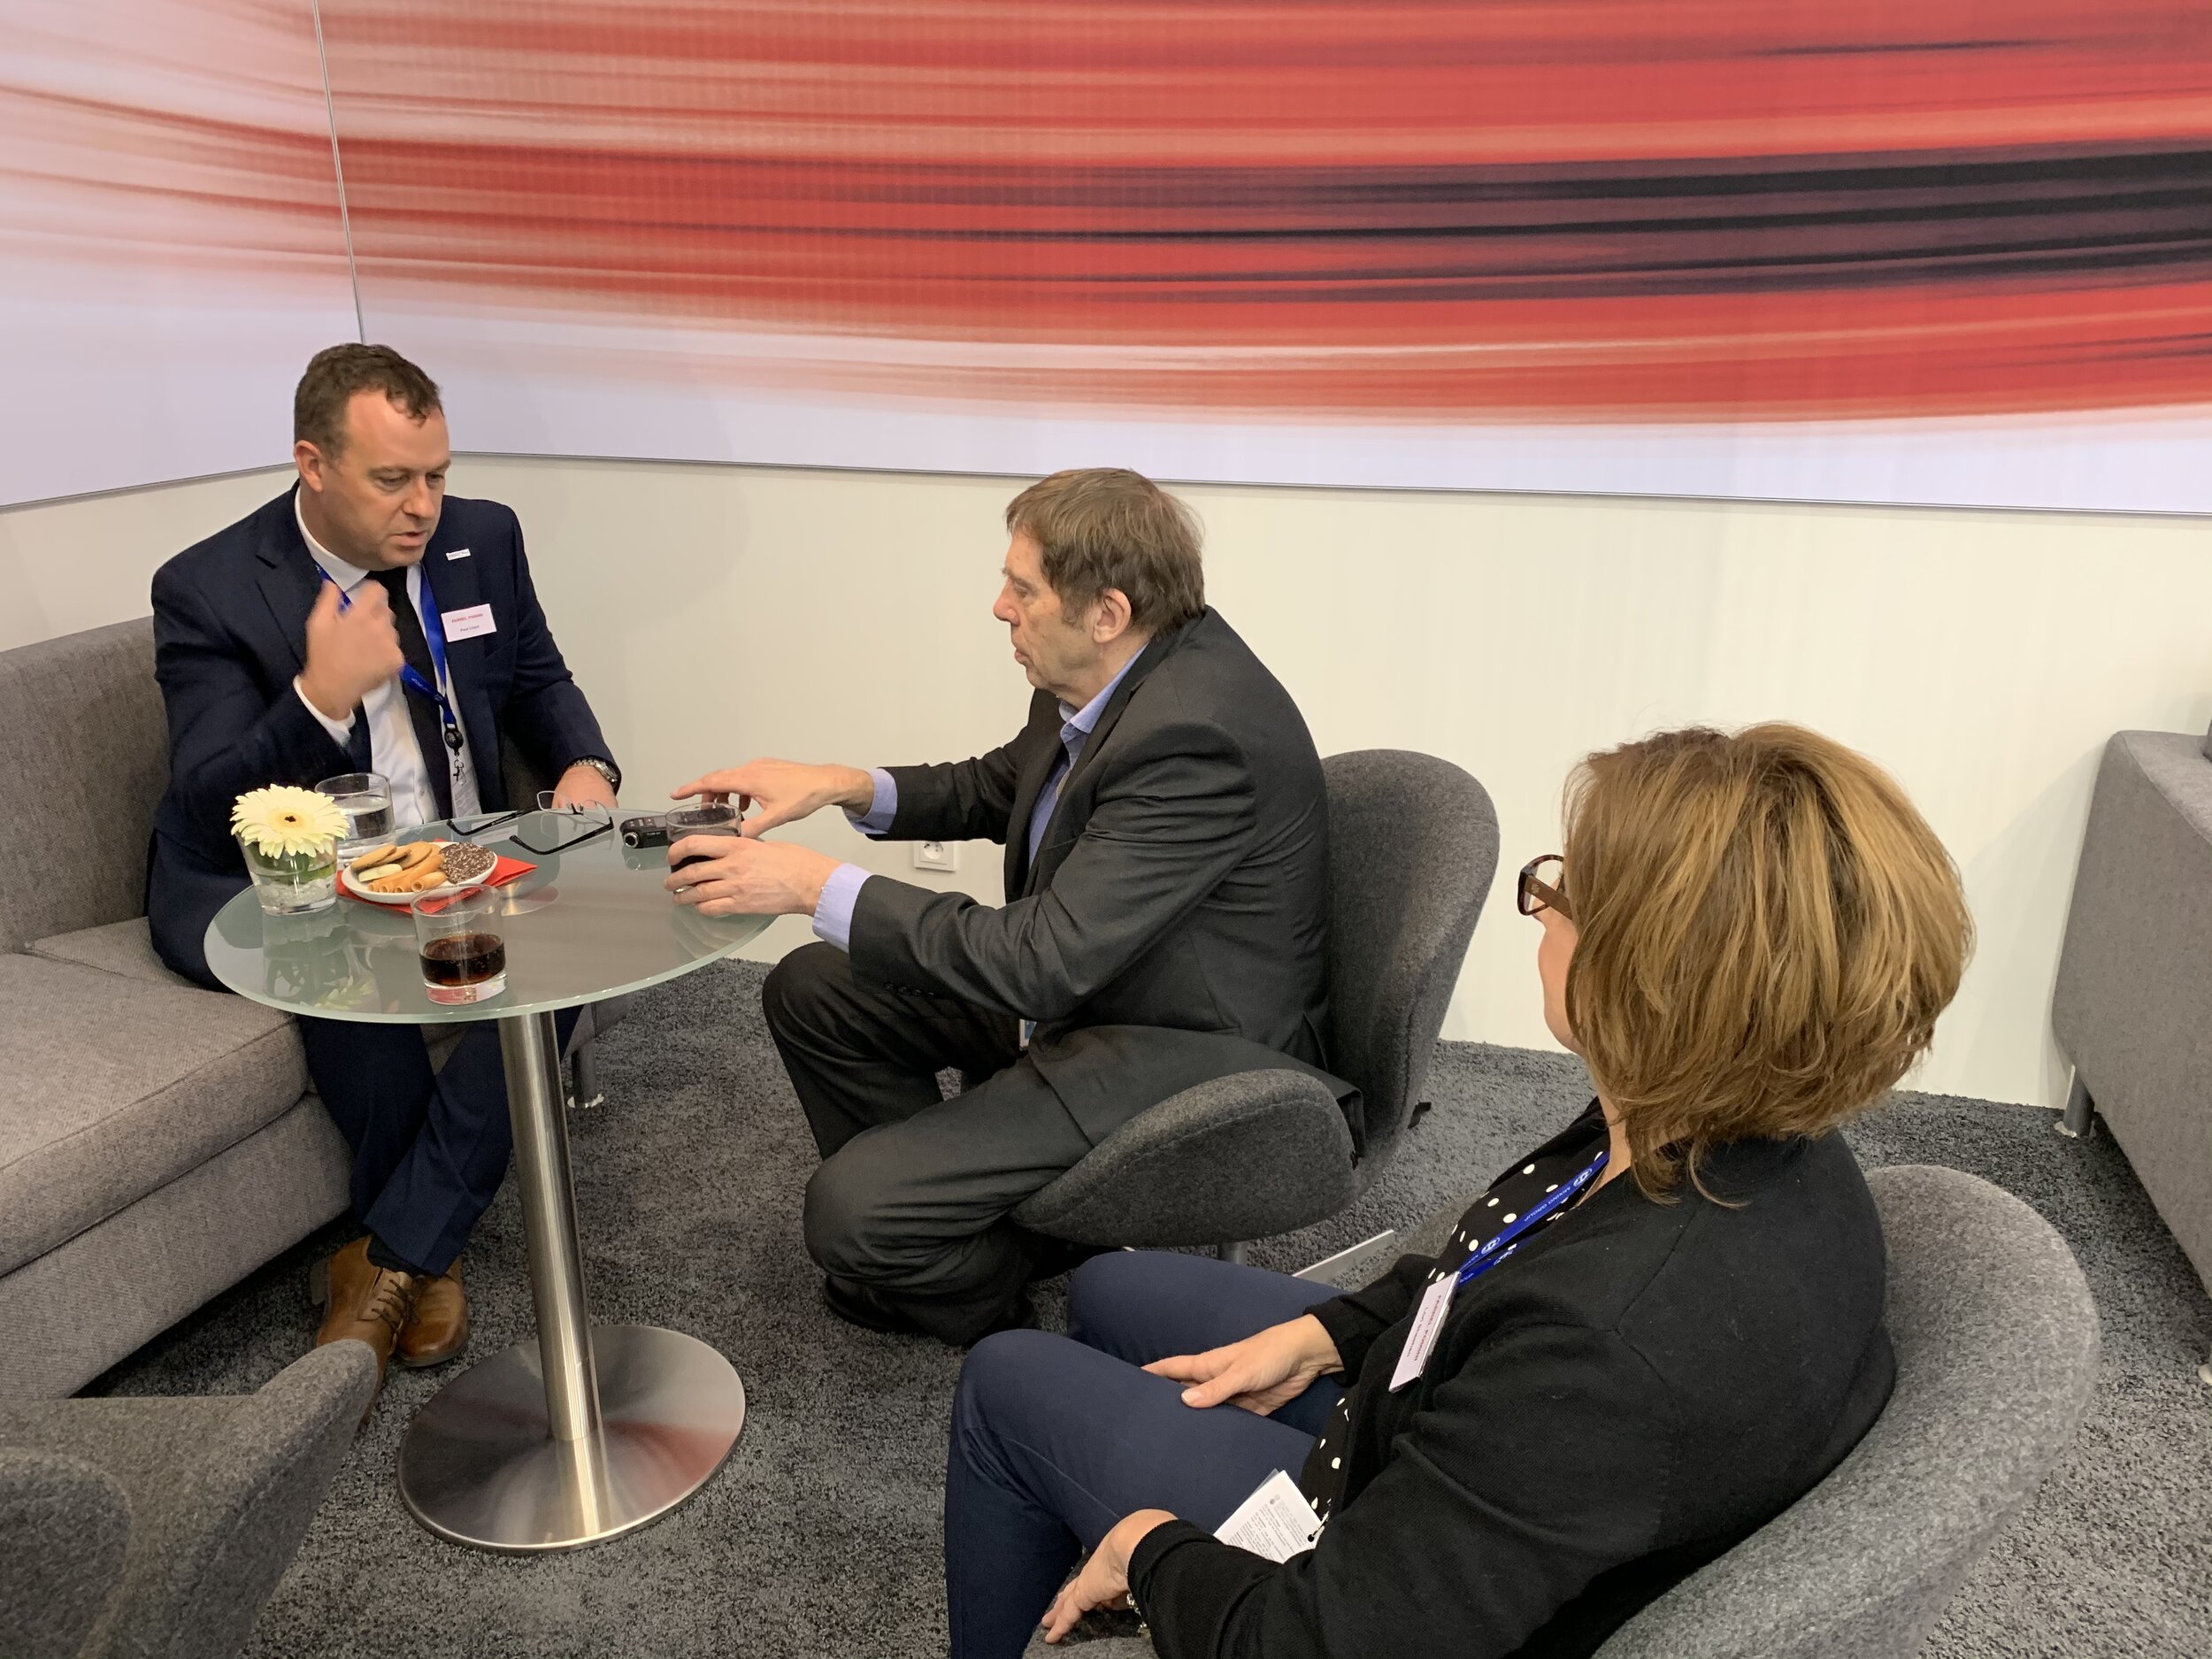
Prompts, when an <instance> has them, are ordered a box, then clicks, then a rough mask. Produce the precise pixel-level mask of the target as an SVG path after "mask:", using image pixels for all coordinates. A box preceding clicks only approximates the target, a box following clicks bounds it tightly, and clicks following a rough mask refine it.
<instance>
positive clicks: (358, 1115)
mask: <svg viewBox="0 0 2212 1659" xmlns="http://www.w3.org/2000/svg"><path fill="white" fill-rule="evenodd" d="M292 421H293V436H294V439H295V442H294V444H293V448H292V455H293V460H294V462H295V463H296V465H297V466H298V468H299V480H298V482H297V483H296V485H295V486H294V487H293V488H290V489H288V490H286V491H285V492H284V494H283V495H279V496H278V497H277V498H276V499H275V500H274V501H272V502H270V503H268V504H267V505H265V506H264V507H262V508H261V509H259V510H258V511H256V512H254V513H252V514H250V515H249V516H248V517H247V518H243V519H242V520H240V521H239V522H238V523H236V524H234V525H233V526H230V527H229V528H228V529H227V530H223V531H220V532H219V533H218V534H214V535H211V536H210V537H209V538H208V539H207V540H206V541H202V542H200V543H199V544H198V545H197V546H196V547H191V548H188V549H185V550H184V551H183V552H182V553H180V554H178V555H177V557H174V558H173V559H171V560H170V561H169V562H168V563H167V564H166V565H163V566H162V567H161V569H160V571H159V572H157V573H156V575H155V577H154V592H153V601H154V641H155V672H156V673H157V676H158V677H159V679H160V681H161V690H162V695H163V697H164V699H165V701H166V703H167V705H168V713H169V792H168V795H166V796H165V798H164V799H163V801H162V803H161V808H160V810H159V812H158V813H157V815H156V817H155V820H154V841H153V849H152V856H151V865H150V870H149V872H148V891H147V913H148V918H149V920H150V923H151V926H152V929H153V938H154V947H155V949H157V951H158V952H159V953H160V955H161V957H162V959H163V960H164V961H165V962H166V963H167V964H169V966H170V967H171V968H173V970H175V971H176V972H179V973H181V974H184V975H185V976H187V977H188V978H189V979H196V980H198V981H199V982H200V983H202V984H204V985H209V986H211V987H212V986H214V984H215V981H214V979H213V977H212V976H211V974H210V973H209V972H208V966H207V957H206V955H205V951H204V942H203V941H204V939H205V936H206V933H207V927H208V924H209V922H210V921H211V920H212V919H213V918H214V916H215V912H216V911H217V910H220V909H221V908H222V906H223V905H224V903H225V902H227V901H228V900H229V899H230V898H231V896H232V895H234V894H236V893H238V892H239V891H240V890H241V889H242V888H243V887H245V886H246V885H247V879H248V878H247V875H246V869H245V864H244V863H243V861H242V858H241V856H240V854H239V850H238V847H237V843H236V842H235V841H233V840H232V838H231V833H230V810H231V803H233V802H234V801H235V800H236V799H237V797H238V796H239V795H242V794H244V793H245V792H246V791H247V790H249V789H255V788H259V787H262V786H263V785H265V784H273V783H288V784H302V785H308V786H312V785H313V784H315V783H317V782H318V781H319V780H322V779H325V778H328V777H331V776H333V775H334V774H336V773H339V772H381V773H382V774H383V775H384V776H385V777H387V778H388V779H389V780H391V784H392V793H393V807H394V810H395V813H396V818H397V821H398V822H399V824H400V825H402V826H406V825H411V824H422V823H427V822H430V821H432V820H435V819H442V818H453V817H455V816H457V815H463V816H465V815H468V814H472V813H477V812H497V811H500V810H503V809H505V808H507V807H508V806H510V805H527V804H529V803H510V802H509V801H508V800H507V798H506V788H505V786H504V783H503V780H502V777H501V768H500V745H501V740H502V738H503V737H511V738H512V739H513V740H514V741H515V742H516V743H517V744H518V746H519V747H520V748H521V749H522V751H523V753H524V754H525V756H526V757H527V758H528V759H530V760H531V761H532V762H534V764H536V766H537V768H538V770H539V771H540V772H542V773H544V774H545V775H549V776H556V775H557V777H558V779H559V784H558V787H557V791H556V793H557V795H558V796H559V797H560V799H561V801H562V802H563V803H595V804H598V805H602V806H606V807H611V806H612V805H613V804H614V795H615V787H616V786H617V784H618V782H619V781H620V774H619V772H618V771H617V770H616V768H615V764H614V761H613V757H612V755H611V752H610V750H609V749H608V746H607V741H606V740H605V738H603V736H601V735H600V731H599V723H598V721H597V720H595V718H593V716H592V712H591V706H590V704H589V703H587V702H586V701H585V700H584V694H583V692H582V691H581V690H580V689H579V688H578V687H577V685H576V682H575V680H573V679H572V677H571V676H570V674H569V672H568V666H567V664H565V663H564V662H563V661H562V660H561V653H560V649H559V648H558V647H557V645H555V644H554V642H553V635H552V633H551V631H550V630H549V628H548V627H547V626H546V621H545V613H544V612H543V611H541V610H540V609H539V606H538V600H537V595H536V593H535V592H534V590H533V589H532V588H531V585H530V567H529V564H528V562H527V561H526V559H525V558H524V557H523V551H522V529H521V526H519V525H518V523H517V522H516V519H515V515H514V513H513V511H511V510H510V509H508V508H506V507H503V506H500V505H499V504H498V503H495V502H488V501H463V500H459V499H457V498H456V499H451V500H449V499H447V498H446V495H445V477H446V468H447V465H448V464H449V461H450V459H451V451H450V449H449V444H448V442H447V436H446V422H445V415H444V412H443V411H442V408H441V406H440V403H439V397H438V388H437V387H436V385H435V384H434V382H432V380H430V378H429V377H428V376H427V375H426V374H424V373H423V372H422V371H421V370H420V369H419V368H417V367H416V366H415V365H413V364H411V363H410V362H408V361H407V359H406V358H404V357H401V356H400V355H399V354H398V353H397V352H396V351H393V350H391V349H389V348H388V347H385V346H362V345H343V346H334V347H332V348H331V349H328V350H326V351H322V352H319V353H317V354H316V356H315V357H314V359H313V361H311V363H310V364H309V365H307V373H305V374H304V375H303V376H302V377H301V380H300V383H299V389H298V391H297V392H296V395H295V396H294V399H293V412H292ZM433 614H435V616H436V618H438V619H439V620H440V622H441V623H442V627H441V628H440V630H439V632H440V633H442V638H443V641H444V650H443V653H442V655H443V657H444V658H445V660H444V662H443V663H442V664H441V663H439V662H438V661H436V660H435V656H434V653H433V652H432V651H431V650H430V649H429V645H428V640H429V637H430V636H429V635H427V634H426V632H425V626H424V624H425V619H426V618H429V617H431V616H432V615H433ZM403 668H412V669H414V670H415V671H416V672H414V673H413V674H412V675H403V673H402V670H403ZM433 685H434V686H435V687H437V691H438V694H439V695H436V696H433V695H426V694H427V688H428V687H431V686H433ZM572 1023H573V1016H572V1015H571V1016H565V1017H564V1024H563V1029H562V1036H563V1038H564V1040H565V1038H566V1036H567V1033H568V1028H569V1026H570V1025H572ZM300 1036H301V1039H302V1041H303V1043H304V1044H305V1046H306V1050H307V1069H308V1071H309V1073H310V1074H311V1076H312V1077H313V1078H314V1079H315V1086H316V1088H317V1089H318V1091H319V1093H320V1094H321V1095H322V1099H323V1104H324V1105H325V1106H326V1107H327V1108H328V1109H329V1110H330V1115H331V1117H332V1118H333V1119H334V1120H335V1121H336V1123H337V1125H338V1126H339V1128H340V1129H341V1130H342V1132H343V1133H344V1134H345V1136H346V1139H347V1140H348V1141H349V1142H350V1143H351V1144H352V1147H353V1149H354V1164H353V1207H354V1210H355V1212H356V1213H357V1215H358V1216H359V1217H360V1219H361V1221H362V1222H363V1224H364V1225H365V1226H366V1227H367V1228H368V1230H369V1231H368V1235H367V1236H366V1237H365V1238H363V1239H359V1240H355V1242H353V1243H352V1244H349V1245H348V1246H347V1247H346V1248H343V1249H342V1250H340V1251H339V1252H338V1253H337V1254H336V1255H335V1256H333V1257H332V1258H331V1260H330V1262H329V1263H327V1265H326V1269H325V1270H324V1271H319V1272H318V1274H317V1275H316V1279H317V1284H318V1286H319V1288H318V1292H317V1294H319V1295H323V1296H326V1307H325V1317H324V1320H323V1325H322V1330H321V1333H320V1334H319V1337H318V1338H317V1340H318V1342H319V1343H320V1342H327V1341H333V1340H337V1339H338V1338H340V1337H355V1338H357V1339H359V1340H363V1341H365V1342H367V1343H368V1344H369V1345H370V1346H371V1347H372V1348H374V1349H375V1350H376V1352H377V1355H378V1357H379V1363H380V1366H381V1363H382V1362H383V1361H384V1360H387V1359H392V1358H396V1359H397V1361H398V1362H399V1363H401V1364H403V1365H414V1366H419V1365H434V1364H437V1363H440V1362H441V1361H443V1360H446V1359H449V1358H451V1357H452V1356H454V1355H455V1354H457V1353H458V1352H459V1351H460V1349H461V1348H462V1346H463V1344H464V1343H465V1341H466V1340H467V1337H468V1309H467V1302H466V1301H465V1298H464V1296H463V1295H462V1292H461V1286H460V1281H459V1279H458V1278H457V1276H456V1275H455V1272H454V1263H455V1260H456V1258H457V1256H459V1255H460V1252H461V1247H462V1246H463V1245H464V1244H465V1243H466V1242H467V1240H468V1236H469V1232H470V1230H471V1228H472V1227H473V1226H474V1225H475V1224H476V1218H477V1217H479V1216H480V1215H481V1214H482V1213H483V1212H484V1210H485V1208H486V1206H488V1204H489V1203H490V1202H491V1200H492V1195H493V1194H495V1192H497V1191H498V1189H499V1183H500V1180H501V1178H502V1177H503V1175H504V1173H505V1171H506V1168H507V1158H508V1153H509V1150H510V1142H509V1131H508V1122H507V1102H506V1087H505V1079H504V1076H503V1071H502V1069H501V1064H500V1056H499V1041H498V1037H497V1034H496V1033H495V1031H494V1029H493V1027H492V1026H491V1025H489V1024H488V1023H486V1024H479V1025H472V1026H470V1027H469V1029H468V1033H467V1034H466V1035H465V1037H463V1039H462V1040H461V1042H460V1044H459V1046H458V1047H457V1048H455V1049H454V1051H453V1053H452V1054H451V1055H450V1056H449V1057H448V1058H447V1061H446V1064H445V1065H444V1068H443V1069H442V1071H438V1072H437V1073H436V1074H435V1075H433V1071H432V1068H431V1063H430V1057H429V1054H428V1051H427V1049H426V1047H425V1045H424V1041H423V1034H422V1033H421V1032H420V1031H419V1030H417V1029H415V1028H413V1027H410V1026H394V1025H365V1024H358V1023H353V1022H348V1021H340V1020H326V1019H303V1020H301V1021H300ZM325 1280H326V1281H327V1284H326V1289H325V1288H323V1287H322V1286H324V1282H325Z"/></svg>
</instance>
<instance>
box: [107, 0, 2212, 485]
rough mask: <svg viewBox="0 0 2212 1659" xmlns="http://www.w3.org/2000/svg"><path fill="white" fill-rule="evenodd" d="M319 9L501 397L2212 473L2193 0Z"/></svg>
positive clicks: (1042, 461) (2205, 145)
mask: <svg viewBox="0 0 2212 1659" xmlns="http://www.w3.org/2000/svg"><path fill="white" fill-rule="evenodd" d="M233 4H234V10H233V11H232V12H228V13H220V14H218V15H227V16H230V17H231V18H232V19H236V18H238V17H241V16H244V15H247V14H262V15H270V14H274V13H277V12H282V11H283V10H284V8H283V7H281V6H276V5H271V6H267V7H248V6H242V5H239V4H237V0H233ZM107 9H111V10H115V9H119V10H125V11H131V10H144V9H146V8H145V7H144V5H143V4H141V5H140V6H139V7H131V6H123V7H120V8H117V7H113V6H110V7H108V8H107ZM319 21H320V27H321V30H322V35H323V40H324V44H325V54H324V62H325V66H326V70H327V74H328V81H329V91H330V96H331V100H332V104H333V106H334V113H335V123H336V134H337V138H338V152H339V156H340V158H341V160H342V167H343V174H344V194H345V204H346V208H347V211H348V217H349V223H350V229H351V235H352V244H353V252H354V257H355V264H354V274H355V276H356V279H357V283H358V288H359V296H360V303H361V308H362V312H363V317H364V319H365V326H366V328H367V330H368V333H369V334H370V335H371V337H373V338H388V339H390V340H392V342H394V343H396V344H399V345H402V346H403V348H406V349H412V350H415V351H417V352H418V353H419V354H420V355H421V356H423V357H424V358H425V359H426V362H427V363H428V364H429V366H431V367H432V369H433V372H434V373H442V374H443V376H444V377H445V378H446V379H448V380H449V382H450V383H451V385H452V386H453V388H454V389H455V390H456V393H457V408H466V409H467V410H468V411H470V413H471V415H472V419H470V420H462V419H460V418H459V416H458V415H457V424H458V436H459V437H460V440H461V441H462V442H465V443H467V444H470V445H472V447H482V448H496V449H534V450H548V451H553V452H563V453H593V454H617V455H623V454H662V455H673V456H677V457H693V458H702V459H713V460H737V461H744V460H761V461H787V462H799V463H807V464H822V465H887V466H903V465H921V466H950V467H957V468H962V469H964V470H978V471H1007V472H1019V471H1025V470H1033V468H1035V467H1037V466H1040V465H1057V464H1062V463H1064V462H1069V461H1076V460H1084V459H1098V458H1107V457H1111V458H1122V459H1129V460H1132V461H1133V463H1135V464H1139V465H1147V466H1148V467H1150V468H1151V469H1152V470H1154V471H1156V472H1162V473H1164V474H1166V475H1169V476H1176V477H1222V478H1241V479H1253V480H1274V481H1291V482H1299V481H1310V482H1316V483H1351V484H1359V483H1393V484H1416V485H1429V486H1441V487H1479V488H1584V489H1594V490H1609V489H1615V490H1618V489H1625V490H1645V489H1657V490H1673V491H1687V492H1694V493H1743V494H1753V495H1828V496H1835V497H1839V498H1847V499H1848V498H1856V499H1869V498H1871V499H1901V500H1931V501H1962V502H1979V503H1993V504H2020V505H2036V506H2068V505H2079V506H2093V507H2119V508H2129V507H2133V508H2149V509H2178V510H2188V511H2212V484H2208V483H2207V481H2206V479H2207V477H2208V475H2212V467H2208V466H2206V465H2204V464H2203V459H2202V457H2203V454H2204V450H2203V449H2202V447H2201V446H2202V445H2203V443H2204V442H2205V441H2206V440H2207V439H2208V438H2212V6H2208V5H2206V4H2204V3H2203V0H2112V3H2111V4H2105V5H2102V6H2099V7H2093V8H2085V7H2082V6H2080V5H2078V4H2057V3H2056V0H1915V3H1913V4H1903V3H1901V0H1855V3H1854V4H1850V5H1837V4H1832V0H1819V3H1808V0H1540V3H1535V4H1488V3H1481V0H1473V3H1471V0H1455V3H1448V4H1447V3H1441V0H1427V3H1408V0H1352V3H1336V4H1324V3H1321V0H1164V3H1154V4H1133V3H1129V0H898V3H897V4H887V3H886V4H878V3H872V0H785V3H783V4H746V3H743V0H737V3H732V4H719V3H718V4H626V3H620V0H478V3H476V4H470V5H466V6H459V7H457V6H453V5H451V4H445V3H444V0H440V3H438V4H432V3H430V0H323V4H321V6H320V15H319ZM234 26H235V23H234V22H233V24H231V25H227V27H234ZM113 107H116V108H119V109H120V108H125V107H127V105H126V104H125V102H124V101H118V103H117V104H115V105H114V106H113ZM225 130H226V131H227V132H230V133H232V134H250V137H248V136H244V135H240V136H238V137H237V139H236V142H233V143H230V144H228V145H227V146H225V147H224V148H223V150H222V159H223V162H224V163H225V165H227V166H229V167H230V168H231V169H233V175H232V176H231V177H229V178H228V179H227V180H220V181H218V182H216V183H213V184H208V183H204V182H200V181H195V184H194V187H193V188H196V189H198V190H200V191H201V192H202V193H203V194H204V195H221V194H223V191H224V188H226V187H227V190H228V192H229V194H230V196H231V197H232V198H233V199H248V200H254V201H265V200H267V199H269V198H270V197H271V196H280V195H282V194H283V193H284V191H285V189H286V188H288V187H287V186H286V185H285V183H284V182H283V181H284V180H287V179H288V178H289V177H291V172H290V171H289V170H291V169H296V168H297V167H298V166H299V165H302V158H303V157H304V155H305V151H304V150H302V149H300V148H299V147H298V146H297V145H296V144H294V145H292V146H290V147H289V148H288V147H287V146H286V144H285V143H283V142H278V139H277V137H276V136H274V135H273V132H274V129H273V128H272V127H269V126H268V125H267V124H266V123H265V122H261V123H257V121H256V120H255V119H253V118H252V117H251V116H250V114H247V113H239V114H233V115H231V116H230V117H229V119H228V122H227V127H226V129H225ZM299 135H300V134H297V133H296V132H295V133H293V134H291V136H292V137H293V138H297V137H298V136H299ZM194 136H195V138H196V142H199V143H201V144H203V145H205V144H208V143H211V142H213V141H211V139H210V138H209V136H208V134H207V133H206V131H204V130H201V131H199V132H197V133H196V134H195V135H194ZM2191 457H2194V459H2195V465H2193V466H2192V465H2189V462H2190V459H2191Z"/></svg>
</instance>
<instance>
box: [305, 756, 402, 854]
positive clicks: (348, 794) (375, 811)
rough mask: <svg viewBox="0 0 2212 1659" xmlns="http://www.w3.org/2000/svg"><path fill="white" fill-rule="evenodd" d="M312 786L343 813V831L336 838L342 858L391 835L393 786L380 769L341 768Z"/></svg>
mask: <svg viewBox="0 0 2212 1659" xmlns="http://www.w3.org/2000/svg"><path fill="white" fill-rule="evenodd" d="M315 787H316V789H317V791H318V792H319V793H320V794H323V795H328V796H330V798H331V799H332V800H334V801H335V802H337V803H338V808H339V810H341V811H342V812H343V813H344V814H345V815H346V833H345V834H344V835H342V837H340V838H339V841H338V856H339V858H340V859H341V860H344V859H348V858H350V857H352V856H353V855H354V854H356V853H358V852H366V851H367V850H368V849H370V848H372V847H380V846H382V845H383V844H384V843H385V842H386V841H389V840H391V839H392V786H391V782H390V780H388V779H387V778H386V777H385V776H384V774H383V773H381V772H340V773H339V774H338V775H337V776H336V777H335V778H326V779H324V780H322V781H321V782H320V783H319V784H317V785H316V786H315Z"/></svg>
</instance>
